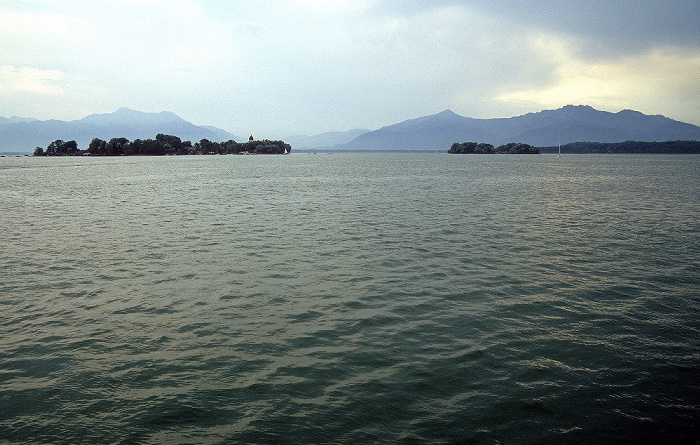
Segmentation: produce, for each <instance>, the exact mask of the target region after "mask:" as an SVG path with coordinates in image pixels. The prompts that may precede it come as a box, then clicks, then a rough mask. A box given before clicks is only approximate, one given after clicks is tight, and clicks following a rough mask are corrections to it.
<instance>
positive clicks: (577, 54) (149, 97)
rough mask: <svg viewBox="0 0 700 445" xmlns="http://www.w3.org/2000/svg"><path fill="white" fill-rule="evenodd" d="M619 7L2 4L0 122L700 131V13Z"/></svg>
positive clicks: (692, 3)
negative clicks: (559, 113) (533, 121)
mask: <svg viewBox="0 0 700 445" xmlns="http://www.w3.org/2000/svg"><path fill="white" fill-rule="evenodd" d="M621 2H622V3H621V5H624V6H619V5H617V3H610V2H609V1H603V0H591V1H590V2H586V5H585V8H584V7H583V6H581V3H580V2H571V3H567V2H556V1H555V0H541V1H540V0H538V1H535V0H517V1H516V0H508V1H506V0H493V1H492V2H482V1H477V0H434V1H430V2H426V1H422V0H236V1H228V0H100V1H93V0H31V1H28V0H25V1H16V2H0V41H1V42H3V43H2V45H0V61H1V63H2V64H4V66H3V67H2V68H1V70H0V115H13V114H20V113H21V114H23V115H27V116H35V117H44V118H58V119H78V118H81V117H83V116H84V115H86V114H89V113H95V112H110V111H114V110H115V109H117V108H119V107H121V106H126V107H129V108H134V109H140V110H144V111H162V110H168V111H173V112H175V113H177V114H178V115H181V116H182V117H183V118H185V119H187V120H190V121H193V122H195V123H199V124H212V125H217V126H220V127H222V128H225V129H227V130H229V131H231V132H233V133H241V134H244V133H249V132H255V133H258V134H260V133H266V134H270V136H273V133H274V132H276V133H274V134H277V135H279V136H282V135H284V133H286V132H295V133H313V132H317V133H320V132H322V131H332V130H347V129H350V128H355V127H363V128H378V127H380V126H382V125H388V124H391V123H394V122H397V121H398V120H402V119H408V118H412V117H416V116H420V115H426V114H432V113H436V112H439V111H441V110H444V109H446V108H451V109H453V110H454V111H455V112H457V113H459V114H462V115H466V116H473V117H482V118H488V117H499V116H500V117H506V116H513V115H515V114H520V113H523V112H529V111H539V110H541V109H542V108H555V107H559V106H562V105H566V104H569V103H575V104H578V103H581V104H589V105H592V106H596V107H599V108H603V109H607V110H611V111H615V110H619V109H622V108H632V109H637V110H639V111H642V112H645V113H653V114H656V113H662V114H666V115H667V116H669V117H672V118H675V119H682V120H685V121H688V122H692V123H695V124H700V114H698V110H699V109H700V99H699V98H698V94H700V93H698V89H697V86H696V84H697V80H698V79H699V78H700V72H699V68H698V59H699V57H700V56H699V54H700V43H697V42H698V40H699V39H698V36H699V35H700V34H698V33H697V31H696V28H697V26H696V23H695V22H694V21H693V19H692V18H693V17H697V14H696V12H700V6H698V5H700V3H698V2H697V1H696V0H679V1H678V2H672V3H668V4H665V3H664V4H661V3H659V2H654V1H652V0H641V1H638V0H621ZM670 24H675V26H671V25H670ZM533 36H534V37H533ZM59 93H60V94H59ZM37 94H40V95H42V98H43V99H42V100H35V99H36V98H35V95H37ZM30 95H31V97H30ZM28 99H31V100H28Z"/></svg>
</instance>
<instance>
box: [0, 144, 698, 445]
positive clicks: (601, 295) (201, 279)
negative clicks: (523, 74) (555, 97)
mask: <svg viewBox="0 0 700 445" xmlns="http://www.w3.org/2000/svg"><path fill="white" fill-rule="evenodd" d="M699 216H700V156H695V155H685V156H665V155H657V156H644V155H612V156H606V155H591V156H589V155H576V156H574V155H571V156H563V157H561V158H557V157H556V156H554V155H485V156H483V155H447V154H427V153H423V154H381V153H375V154H348V153H337V154H318V155H310V154H292V155H289V156H204V157H201V156H200V157H144V158H136V157H127V158H124V157H122V158H88V157H84V158H33V157H22V158H17V157H6V158H0V229H1V230H2V233H1V240H2V241H1V244H0V443H3V444H5V443H6V444H15V443H36V444H80V443H85V444H97V443H114V444H190V443H196V444H200V443H201V444H227V443H269V444H273V443H274V444H284V443H288V444H365V443H368V444H369V443H371V444H375V443H382V444H395V443H445V444H451V443H467V444H499V443H500V444H511V443H551V444H578V443H642V442H644V443H674V444H677V443H695V444H697V443H699V442H698V440H699V438H700V435H699V434H700V427H699V425H700V220H699Z"/></svg>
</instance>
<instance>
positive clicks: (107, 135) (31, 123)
mask: <svg viewBox="0 0 700 445" xmlns="http://www.w3.org/2000/svg"><path fill="white" fill-rule="evenodd" d="M158 133H163V134H170V135H174V136H178V137H179V138H180V139H182V140H183V141H185V140H189V141H192V142H193V143H194V142H198V141H200V140H202V139H209V140H210V141H215V142H221V141H226V140H229V139H233V140H239V141H240V140H241V139H240V138H237V137H236V136H234V135H232V134H231V133H228V132H227V131H225V130H222V129H220V128H216V127H210V126H198V125H194V124H192V123H190V122H187V121H185V120H184V119H182V118H180V117H179V116H177V115H175V114H173V113H171V112H169V111H163V112H160V113H145V112H142V111H135V110H130V109H128V108H120V109H118V110H117V111H115V112H113V113H104V114H91V115H90V116H86V117H84V118H82V119H79V120H74V121H60V120H46V121H41V120H37V119H33V118H19V117H16V116H13V117H11V118H9V119H8V118H2V117H0V152H8V153H9V152H18V153H30V152H33V151H34V148H35V147H42V148H46V147H47V146H48V145H49V144H50V143H51V142H53V141H55V140H57V139H61V140H65V141H70V140H74V141H76V142H77V143H78V148H80V149H86V148H87V147H88V145H89V144H90V141H92V139H93V138H100V139H103V140H106V141H109V140H110V139H112V138H116V137H125V138H127V139H129V140H134V139H153V138H155V137H156V135H157V134H158Z"/></svg>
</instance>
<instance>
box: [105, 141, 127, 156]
mask: <svg viewBox="0 0 700 445" xmlns="http://www.w3.org/2000/svg"><path fill="white" fill-rule="evenodd" d="M109 145H111V146H112V155H113V156H121V155H124V154H126V152H127V150H128V148H129V140H128V139H127V138H112V139H111V140H110V141H109Z"/></svg>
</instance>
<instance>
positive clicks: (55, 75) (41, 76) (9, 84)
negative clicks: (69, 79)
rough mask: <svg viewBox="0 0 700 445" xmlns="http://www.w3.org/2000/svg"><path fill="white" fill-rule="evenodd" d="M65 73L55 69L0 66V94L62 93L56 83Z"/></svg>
mask: <svg viewBox="0 0 700 445" xmlns="http://www.w3.org/2000/svg"><path fill="white" fill-rule="evenodd" d="M64 77H65V74H64V73H62V72H60V71H56V70H42V69H40V68H32V67H20V68H15V67H14V66H12V65H3V66H0V95H8V94H13V93H33V94H44V95H55V94H61V93H63V89H62V88H61V87H59V86H58V85H56V83H57V82H58V81H60V80H61V79H63V78H64Z"/></svg>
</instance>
